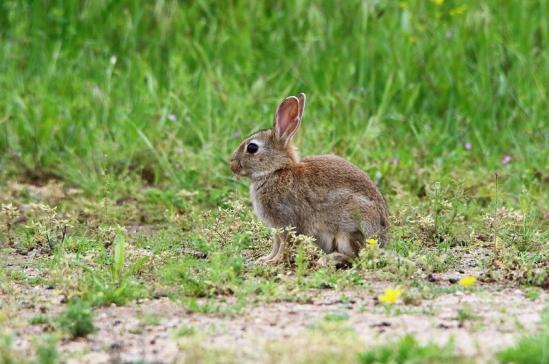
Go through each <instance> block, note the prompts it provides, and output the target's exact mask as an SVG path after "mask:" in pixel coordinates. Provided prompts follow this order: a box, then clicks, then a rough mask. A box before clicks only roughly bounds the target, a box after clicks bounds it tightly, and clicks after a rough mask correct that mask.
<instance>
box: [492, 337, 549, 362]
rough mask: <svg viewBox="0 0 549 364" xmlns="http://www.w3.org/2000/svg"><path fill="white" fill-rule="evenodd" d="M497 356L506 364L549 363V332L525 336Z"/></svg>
mask: <svg viewBox="0 0 549 364" xmlns="http://www.w3.org/2000/svg"><path fill="white" fill-rule="evenodd" d="M496 358H497V359H498V361H499V362H500V363H505V364H511V363H512V364H533V363H536V364H549V333H544V334H540V335H536V336H526V337H523V338H521V339H520V340H519V341H518V342H517V343H516V344H515V346H513V347H510V348H508V349H505V350H503V351H501V352H499V353H498V354H497V355H496Z"/></svg>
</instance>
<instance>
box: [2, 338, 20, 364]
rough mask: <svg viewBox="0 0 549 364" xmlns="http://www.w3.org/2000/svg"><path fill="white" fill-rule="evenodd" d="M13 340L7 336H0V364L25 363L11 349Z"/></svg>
mask: <svg viewBox="0 0 549 364" xmlns="http://www.w3.org/2000/svg"><path fill="white" fill-rule="evenodd" d="M12 344H13V338H12V337H11V336H9V335H2V336H0V363H2V364H21V363H25V361H23V358H22V357H21V356H20V355H19V354H18V353H16V352H15V351H14V350H13V348H12Z"/></svg>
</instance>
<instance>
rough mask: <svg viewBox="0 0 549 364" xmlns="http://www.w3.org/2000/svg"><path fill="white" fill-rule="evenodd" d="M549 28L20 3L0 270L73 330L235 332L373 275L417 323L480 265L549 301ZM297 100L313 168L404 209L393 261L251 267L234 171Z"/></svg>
mask: <svg viewBox="0 0 549 364" xmlns="http://www.w3.org/2000/svg"><path fill="white" fill-rule="evenodd" d="M547 13H548V5H547V4H546V2H545V1H541V0H532V1H519V0H513V1H505V2H501V1H497V0H484V1H480V2H478V1H472V0H463V1H458V0H446V1H443V2H442V3H441V4H438V2H436V1H420V0H413V1H400V2H397V1H377V2H374V1H359V0H356V1H355V0H349V1H343V2H341V1H340V2H336V1H321V2H317V1H310V0H291V1H285V2H276V1H262V2H253V3H250V2H245V1H228V0H227V1H225V0H224V1H213V0H203V1H194V2H185V3H179V2H174V1H158V2H140V1H131V0H127V1H118V2H115V1H107V0H102V1H92V2H67V1H61V0H55V1H42V0H41V1H35V2H21V1H15V0H5V1H2V2H0V59H1V60H2V62H0V89H1V90H2V92H0V256H1V257H2V258H4V256H6V257H9V258H10V259H13V260H14V262H15V263H14V265H13V266H10V267H9V268H8V267H0V269H1V270H0V283H6V284H9V285H18V286H24V285H33V286H40V285H51V286H52V287H55V289H57V290H59V291H61V292H62V293H63V294H64V295H65V296H66V297H67V299H68V301H69V302H83V303H82V304H85V305H86V307H85V308H78V307H76V308H74V307H73V305H72V304H71V305H69V311H67V314H66V315H65V318H66V319H67V320H68V321H67V320H66V321H65V324H62V325H61V326H64V327H65V326H66V327H71V325H72V324H73V323H75V322H79V321H78V320H79V319H76V321H75V320H73V319H71V318H69V317H72V316H71V315H70V314H69V313H70V312H72V311H70V310H75V311H74V312H76V313H78V312H80V313H82V312H84V311H86V312H88V311H87V310H90V311H89V312H90V315H91V308H90V307H89V306H88V305H90V306H97V305H110V304H113V303H114V304H117V305H123V304H127V303H129V302H132V301H135V300H136V299H142V298H152V297H159V296H168V297H169V298H171V299H173V300H175V301H177V302H180V303H182V304H183V305H184V306H185V308H186V309H187V310H188V311H189V312H201V313H218V314H227V315H236V314H238V313H240V312H241V311H242V309H243V308H244V307H246V306H247V305H253V304H262V303H266V302H278V301H292V302H308V301H310V299H311V296H312V295H314V294H315V292H318V290H319V289H335V290H341V291H343V290H345V289H347V288H353V289H355V288H360V289H369V283H368V282H369V278H367V277H372V276H375V277H377V278H381V279H386V280H390V281H391V282H394V285H395V286H396V285H401V286H402V287H404V288H406V289H407V292H406V294H405V297H404V301H405V302H408V303H412V302H417V301H419V300H428V299H433V298H434V297H436V296H437V295H440V294H446V293H453V292H455V291H457V290H460V288H459V287H457V286H455V285H452V286H443V285H438V284H431V282H426V281H423V280H421V279H418V277H420V276H422V275H421V274H424V273H425V274H429V273H433V274H436V273H440V272H447V271H453V270H457V269H459V268H460V267H461V266H462V264H463V258H464V256H467V257H468V259H469V261H473V262H474V264H475V265H476V266H475V268H476V269H478V271H480V272H482V273H481V274H482V277H479V278H483V280H482V282H492V281H496V282H499V283H503V284H513V285H514V284H521V285H524V286H527V287H542V288H543V287H547V286H548V285H549V272H548V268H547V267H548V266H549V264H548V262H549V245H548V244H547V241H548V240H549V225H548V220H547V218H546V217H545V216H546V214H547V206H548V204H549V195H548V194H547V183H548V181H549V174H548V173H547V168H546V166H547V165H548V164H549V160H548V156H549V153H547V152H546V151H547V150H549V143H548V141H549V135H548V133H549V128H548V126H547V120H548V119H549V113H548V109H547V89H546V85H548V84H549V73H548V72H547V69H548V66H549V53H548V52H547V51H545V49H544V44H545V43H546V40H547V39H548V37H549V32H548V29H547V24H546V21H545V18H546V17H544V14H547ZM300 91H303V92H305V93H306V94H307V97H308V106H307V110H306V111H305V117H304V120H303V124H302V128H301V130H300V131H299V132H298V134H297V138H296V143H297V144H298V145H299V148H300V151H301V153H302V155H311V154H320V153H328V152H333V153H337V154H339V155H341V156H343V157H345V158H347V159H349V160H351V161H352V162H353V163H355V164H357V165H358V166H359V167H361V168H362V169H364V170H365V171H367V172H368V173H369V175H370V176H371V177H372V179H373V180H374V181H375V182H376V183H377V184H378V185H379V186H380V189H381V190H382V192H383V193H384V195H385V196H386V197H387V200H388V203H389V206H390V210H391V218H392V222H393V224H392V237H391V241H390V243H389V244H388V245H387V247H386V249H384V250H381V249H377V248H368V249H366V250H365V251H364V252H363V253H362V255H361V257H360V258H359V259H358V260H357V262H355V265H354V266H353V268H351V269H349V270H344V271H336V270H334V269H332V268H319V267H316V266H315V265H314V261H315V260H314V259H313V257H314V256H315V254H316V252H315V251H314V249H312V248H311V247H310V246H300V247H298V249H297V253H296V255H295V264H294V266H292V267H270V266H269V267H264V266H258V265H257V264H254V260H255V258H257V257H258V256H259V255H261V254H262V253H263V254H264V253H266V250H267V245H268V239H269V236H270V231H269V229H267V228H266V227H265V226H263V225H262V224H260V223H259V222H258V221H257V219H256V218H255V217H254V216H253V213H252V211H251V207H250V201H249V196H248V190H247V187H248V184H247V182H246V181H243V180H241V181H236V180H235V179H234V178H233V177H232V176H231V174H230V171H229V168H228V165H227V160H228V158H229V156H230V154H231V152H232V150H234V148H236V147H237V146H238V144H239V143H240V141H241V138H242V137H243V136H244V135H247V134H248V133H250V132H252V131H254V130H257V129H260V128H265V127H269V126H270V124H271V122H272V117H273V114H274V110H275V107H276V105H277V104H278V103H279V102H280V100H281V99H282V98H283V97H285V96H287V95H290V94H296V93H297V92H300ZM506 156H509V157H511V160H510V162H506V163H503V160H504V158H505V157H506ZM506 160H508V158H506ZM486 252H488V254H485V253H486ZM28 257H32V259H29V258H28ZM29 268H31V269H35V270H36V271H37V272H38V273H37V274H34V275H29V274H28V269H29ZM288 272H291V275H288V274H287V273H288ZM537 289H540V288H535V289H531V290H530V291H528V292H530V293H528V296H529V297H530V298H531V299H536V298H537V296H538V295H539V294H536V292H538V291H537ZM372 295H374V293H372ZM75 300H76V301H75ZM457 316H458V317H459V318H460V320H462V321H463V320H468V319H470V318H471V317H470V312H469V311H468V310H467V309H465V308H464V309H463V310H462V311H460V312H457ZM78 317H81V316H78ZM46 318H47V317H41V316H36V318H35V320H34V321H35V323H36V324H41V323H42V321H44V320H45V319H46ZM326 320H327V321H339V320H343V321H344V316H341V315H339V313H337V312H336V313H334V314H332V315H329V316H328V317H326ZM31 321H33V320H31ZM82 322H83V323H85V325H84V326H86V327H88V328H89V325H88V324H87V323H90V322H91V323H93V321H92V319H90V320H87V319H85V320H84V321H82ZM86 322H87V323H86ZM77 326H78V325H77ZM91 326H92V327H93V324H92V325H91ZM77 331H78V333H80V332H81V331H79V330H77ZM89 331H90V330H88V329H85V330H84V332H86V333H88V332H89ZM70 332H73V333H76V332H75V331H71V330H69V335H72V334H70ZM76 336H78V335H76ZM46 354H47V353H46ZM46 354H44V355H46ZM48 355H49V354H48ZM52 355H53V354H52Z"/></svg>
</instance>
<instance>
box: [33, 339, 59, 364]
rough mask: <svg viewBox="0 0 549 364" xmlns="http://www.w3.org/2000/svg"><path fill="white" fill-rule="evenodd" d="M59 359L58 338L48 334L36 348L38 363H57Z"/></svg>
mask: <svg viewBox="0 0 549 364" xmlns="http://www.w3.org/2000/svg"><path fill="white" fill-rule="evenodd" d="M59 361H60V360H59V351H58V349H57V340H56V338H55V337H54V336H51V335H49V336H46V337H45V338H43V339H42V342H41V343H40V344H39V345H38V348H37V349H36V364H56V363H59Z"/></svg>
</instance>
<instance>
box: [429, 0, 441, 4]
mask: <svg viewBox="0 0 549 364" xmlns="http://www.w3.org/2000/svg"><path fill="white" fill-rule="evenodd" d="M431 2H432V3H434V4H435V5H442V4H443V3H444V0H431Z"/></svg>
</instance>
